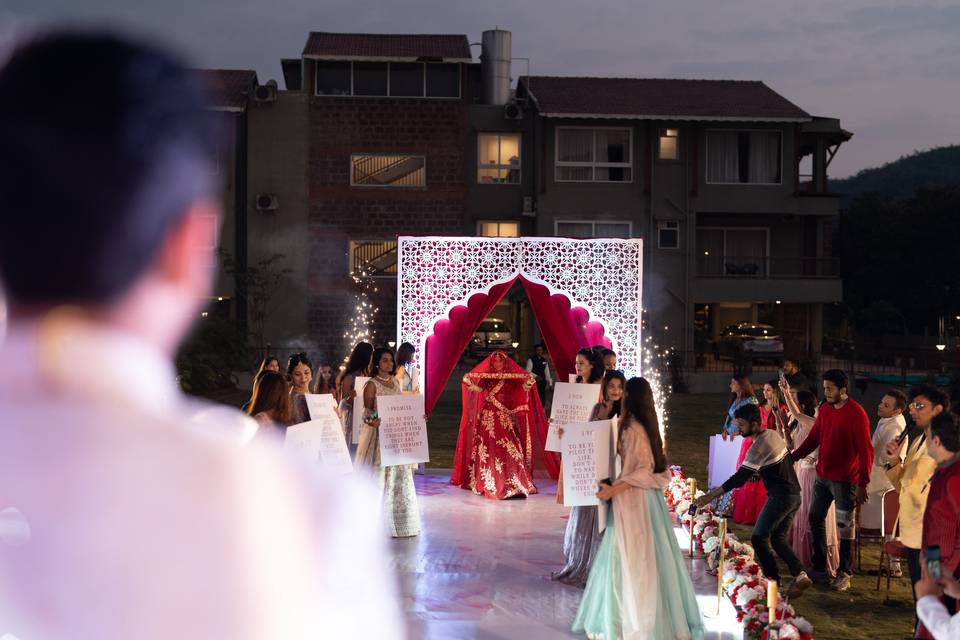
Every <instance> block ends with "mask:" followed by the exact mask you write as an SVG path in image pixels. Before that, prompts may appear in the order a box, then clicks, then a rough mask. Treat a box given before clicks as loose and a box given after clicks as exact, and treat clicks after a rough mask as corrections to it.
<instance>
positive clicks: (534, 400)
mask: <svg viewBox="0 0 960 640" xmlns="http://www.w3.org/2000/svg"><path fill="white" fill-rule="evenodd" d="M535 382H536V381H535V379H534V377H533V376H532V375H531V374H530V373H528V372H527V371H526V370H525V369H523V368H522V367H520V365H518V364H517V363H515V362H514V361H513V360H511V359H510V358H509V357H507V355H506V354H505V353H504V352H502V351H496V352H494V353H493V355H491V356H490V357H488V358H487V359H486V360H484V361H483V362H481V363H480V364H478V365H477V366H476V367H475V368H474V369H473V371H471V372H470V373H468V374H467V375H465V376H464V377H463V418H462V419H461V421H460V434H459V436H458V438H457V453H456V456H455V458H454V467H453V475H452V476H451V477H450V484H455V485H458V486H459V487H461V488H462V489H469V490H470V491H473V492H474V493H476V494H477V495H481V496H484V497H485V498H489V499H491V500H504V499H506V498H512V497H515V496H528V495H531V494H534V493H536V492H537V487H536V486H534V484H533V460H534V453H535V449H536V450H537V451H542V450H543V443H544V440H545V439H546V433H547V419H546V417H545V416H544V414H543V406H542V405H541V404H540V397H539V395H538V394H537V388H536V386H535Z"/></svg>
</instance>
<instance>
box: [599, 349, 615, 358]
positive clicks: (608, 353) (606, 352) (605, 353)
mask: <svg viewBox="0 0 960 640" xmlns="http://www.w3.org/2000/svg"><path fill="white" fill-rule="evenodd" d="M600 356H601V357H603V358H606V357H607V356H613V357H616V356H617V352H616V351H614V350H613V349H606V348H605V349H604V350H603V351H601V352H600Z"/></svg>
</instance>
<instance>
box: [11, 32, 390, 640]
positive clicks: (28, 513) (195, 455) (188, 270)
mask: <svg viewBox="0 0 960 640" xmlns="http://www.w3.org/2000/svg"><path fill="white" fill-rule="evenodd" d="M197 82H198V81H197V79H196V78H195V77H194V74H193V72H190V71H188V70H187V69H186V68H185V67H184V66H182V65H181V64H180V63H178V62H177V61H176V60H175V59H174V58H172V57H170V56H169V55H167V54H166V53H164V52H162V51H160V50H157V49H154V48H152V47H148V46H143V45H141V44H138V43H135V42H131V41H127V40H124V39H122V38H115V37H111V36H102V35H96V34H89V35H79V34H72V33H59V34H57V33H55V34H50V35H47V36H44V37H40V38H38V39H36V40H34V41H33V42H30V43H27V44H25V45H24V46H21V47H19V48H17V49H15V50H14V51H13V53H12V56H11V57H10V59H9V60H8V61H7V63H6V65H5V66H4V67H3V68H0V150H2V153H0V203H2V204H0V208H2V211H0V279H2V283H3V287H4V289H5V294H6V298H7V304H8V305H9V328H8V332H7V337H6V343H5V344H4V345H3V347H2V348H0V358H3V360H4V361H5V362H16V363H17V364H16V366H9V367H4V368H3V369H2V370H0V636H2V635H4V634H7V633H9V634H12V635H13V636H15V637H18V638H24V639H28V638H29V639H30V640H47V639H52V638H98V639H113V638H117V639H120V638H122V639H125V640H127V639H130V638H139V639H143V638H158V639H160V638H164V639H166V638H191V639H192V638H197V639H204V640H207V639H210V638H249V639H251V640H253V639H257V640H260V639H263V638H320V637H348V636H349V637H363V638H385V637H398V636H402V635H403V632H402V630H401V626H400V622H399V617H398V611H397V606H396V604H395V601H394V597H393V579H392V576H390V575H389V574H388V573H387V570H386V569H385V567H386V559H385V551H384V548H383V543H382V542H381V540H382V538H383V535H382V530H381V529H380V527H379V526H378V523H377V519H376V518H377V514H378V507H377V501H376V498H375V497H374V496H372V495H369V494H368V493H366V491H365V489H363V488H357V487H354V486H353V485H352V484H350V483H347V482H344V481H341V480H334V479H331V478H327V477H324V476H323V475H322V474H321V473H319V472H316V473H315V472H314V470H308V469H300V468H298V467H296V465H295V463H293V462H292V461H288V460H287V458H286V457H284V456H283V455H282V452H280V451H279V450H276V451H275V450H274V449H273V448H272V447H268V446H265V447H246V448H241V447H240V446H238V444H237V443H236V439H235V438H231V437H229V434H228V433H226V431H227V430H226V429H222V430H217V429H211V428H210V425H206V426H205V427H204V429H203V430H202V431H200V430H198V429H199V427H197V426H191V424H190V423H189V420H188V416H190V415H193V414H194V413H196V408H197V407H196V406H195V405H192V404H191V403H188V402H187V401H186V400H184V398H183V397H182V396H181V395H180V393H179V391H178V389H177V388H176V384H175V376H176V373H175V371H174V369H173V367H172V366H171V360H172V357H173V354H174V352H175V350H176V348H177V345H178V343H179V341H180V340H181V339H182V337H183V336H184V334H185V332H186V331H187V330H188V328H189V326H190V324H191V322H192V320H193V319H194V318H196V317H199V310H200V305H201V304H202V303H203V300H204V298H205V297H206V296H207V295H208V294H209V291H208V286H209V282H210V279H211V275H212V274H211V269H210V266H209V265H210V263H211V258H212V252H213V248H214V247H215V246H216V244H217V243H216V231H217V228H218V222H219V214H220V210H219V206H218V204H217V200H218V194H217V185H216V183H215V180H214V171H213V164H212V163H213V162H214V154H215V151H216V144H215V135H214V132H213V130H212V127H211V124H212V123H211V122H210V120H209V115H208V112H206V111H205V109H204V92H203V88H202V87H200V86H198V85H197ZM214 413H215V412H214ZM348 550H349V551H351V552H352V553H347V551H348ZM371 612H376V613H375V615H371Z"/></svg>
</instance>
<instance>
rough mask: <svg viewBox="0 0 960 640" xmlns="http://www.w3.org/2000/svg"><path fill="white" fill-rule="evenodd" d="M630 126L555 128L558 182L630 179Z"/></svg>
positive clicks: (631, 178) (631, 174) (621, 180)
mask: <svg viewBox="0 0 960 640" xmlns="http://www.w3.org/2000/svg"><path fill="white" fill-rule="evenodd" d="M632 133H633V131H632V129H612V128H585V127H558V128H557V138H556V142H557V148H556V180H557V181H558V182H631V181H632V180H633V169H632V164H633V148H632V144H631V138H632Z"/></svg>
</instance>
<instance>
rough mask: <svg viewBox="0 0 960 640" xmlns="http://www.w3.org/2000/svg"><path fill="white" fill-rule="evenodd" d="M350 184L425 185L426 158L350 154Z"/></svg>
mask: <svg viewBox="0 0 960 640" xmlns="http://www.w3.org/2000/svg"><path fill="white" fill-rule="evenodd" d="M350 164H351V170H350V185H351V186H354V187H425V186H426V184H427V175H426V158H425V157H424V156H404V155H362V154H356V155H352V156H350Z"/></svg>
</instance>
